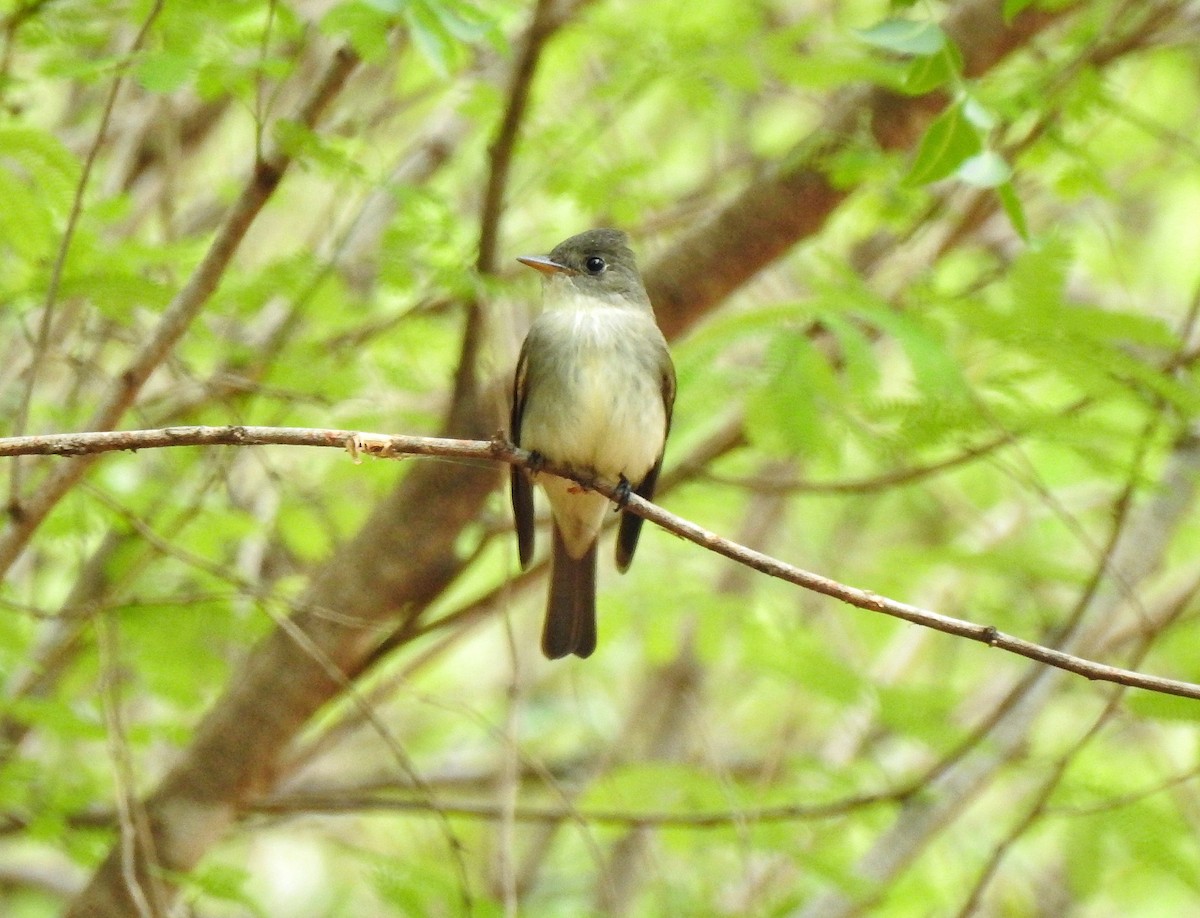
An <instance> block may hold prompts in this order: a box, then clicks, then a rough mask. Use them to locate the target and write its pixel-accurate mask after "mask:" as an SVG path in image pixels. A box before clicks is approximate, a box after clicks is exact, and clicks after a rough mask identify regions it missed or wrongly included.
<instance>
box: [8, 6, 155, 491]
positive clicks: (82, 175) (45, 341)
mask: <svg viewBox="0 0 1200 918" xmlns="http://www.w3.org/2000/svg"><path fill="white" fill-rule="evenodd" d="M162 7H163V0H158V2H156V3H155V4H154V6H153V7H151V8H150V12H149V13H147V14H146V18H145V20H144V21H143V22H142V26H141V28H140V29H139V30H138V33H137V35H136V36H135V37H134V39H133V42H132V43H131V44H130V46H129V50H128V51H126V52H125V56H124V59H123V61H122V64H121V66H120V68H119V69H118V70H117V74H116V76H114V77H113V81H112V85H111V86H110V87H109V90H108V96H107V97H106V98H105V100H104V108H103V110H102V111H101V112H100V124H99V126H98V127H97V128H96V136H95V137H94V138H93V139H92V145H91V146H90V147H89V148H88V151H87V156H86V157H85V158H84V160H83V168H82V169H81V170H80V172H79V181H78V182H77V183H76V185H75V195H74V197H73V198H72V199H71V211H70V213H69V214H68V215H67V224H66V227H65V228H64V229H63V234H62V239H61V240H60V241H59V244H58V251H57V252H56V253H55V256H54V264H53V265H52V266H51V268H50V280H49V283H47V285H46V296H45V299H44V300H43V302H42V316H41V320H40V321H39V323H38V333H37V339H36V341H35V342H34V346H33V353H32V356H31V359H30V362H29V373H28V375H27V376H26V378H25V385H24V387H22V389H21V397H20V400H19V401H18V403H17V417H16V420H15V421H14V422H13V428H12V429H13V432H14V433H17V434H22V433H24V432H25V425H26V423H28V421H29V405H30V403H31V402H32V401H33V390H34V389H35V388H37V379H38V371H39V370H40V369H41V367H42V364H44V363H45V356H46V352H47V350H48V349H49V347H50V328H51V326H52V324H53V322H54V308H55V306H56V305H57V304H58V290H59V287H60V286H61V285H62V274H63V268H64V267H65V265H66V263H67V254H68V253H69V252H70V251H71V243H72V242H73V241H74V239H75V230H76V228H77V227H78V226H79V217H80V215H81V214H82V213H83V195H84V192H85V191H86V190H87V186H88V182H89V181H90V180H91V177H92V168H93V167H94V166H95V165H96V157H97V156H98V155H99V153H100V148H101V147H102V146H104V139H105V135H106V134H107V133H108V126H109V124H110V123H111V121H112V115H113V109H115V108H116V105H117V95H118V94H119V93H120V91H121V86H122V84H123V83H124V82H125V70H126V68H127V67H128V65H129V62H130V61H132V60H133V57H134V55H135V54H136V53H137V52H138V50H139V49H140V48H141V47H142V45H143V43H144V42H145V41H146V36H147V35H148V34H149V33H150V27H151V26H152V25H153V24H154V20H155V19H157V18H158V14H159V13H161V12H162ZM35 8H36V4H33V5H31V6H30V7H28V9H30V10H32V9H35ZM15 15H16V14H14V16H15ZM16 21H17V22H19V21H20V20H16ZM14 28H15V26H14ZM8 503H9V507H10V508H11V509H13V510H15V509H16V508H19V507H20V503H21V464H20V462H14V463H13V467H12V475H11V476H10V478H9V490H8Z"/></svg>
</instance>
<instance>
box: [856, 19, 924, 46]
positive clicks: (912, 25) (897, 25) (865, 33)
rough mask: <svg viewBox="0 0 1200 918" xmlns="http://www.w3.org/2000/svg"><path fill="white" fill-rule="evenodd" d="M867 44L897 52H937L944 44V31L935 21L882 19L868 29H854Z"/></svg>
mask: <svg viewBox="0 0 1200 918" xmlns="http://www.w3.org/2000/svg"><path fill="white" fill-rule="evenodd" d="M854 31H855V33H856V34H857V35H858V37H859V38H861V39H862V40H863V41H865V42H866V43H867V44H869V45H873V46H875V47H876V48H883V49H884V50H886V51H895V52H896V53H897V54H915V55H928V54H937V53H938V52H939V51H941V50H942V48H944V47H945V46H946V40H947V39H946V33H945V32H943V31H942V29H941V27H940V26H938V25H937V24H936V23H932V22H929V21H927V20H916V19H900V18H895V19H884V20H883V21H882V22H877V23H876V24H875V25H873V26H871V27H870V28H869V29H855V30H854Z"/></svg>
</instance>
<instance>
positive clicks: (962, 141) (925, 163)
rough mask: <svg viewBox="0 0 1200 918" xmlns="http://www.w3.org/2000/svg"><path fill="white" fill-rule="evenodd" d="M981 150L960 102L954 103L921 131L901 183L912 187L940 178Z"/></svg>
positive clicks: (950, 173)
mask: <svg viewBox="0 0 1200 918" xmlns="http://www.w3.org/2000/svg"><path fill="white" fill-rule="evenodd" d="M982 149H983V142H982V141H981V140H980V137H979V132H978V131H977V130H976V129H975V128H974V127H972V125H971V124H970V122H969V121H968V120H967V117H966V113H965V112H964V110H963V104H962V103H961V102H956V103H955V104H953V105H951V106H950V107H949V108H947V109H946V110H945V111H944V112H942V113H941V114H940V115H938V116H937V118H935V119H934V121H933V123H932V124H931V125H929V128H928V130H926V131H925V136H924V137H922V138H921V144H920V146H919V147H918V148H917V155H916V158H915V159H914V160H913V164H912V167H911V168H910V169H909V172H908V175H907V176H905V179H904V183H905V184H906V185H910V186H916V185H927V184H929V183H930V182H937V181H940V180H941V179H944V178H946V177H947V176H950V175H953V174H954V172H955V170H956V169H958V167H959V166H961V165H962V164H963V163H964V162H965V161H966V160H968V159H970V158H971V157H972V156H975V155H976V154H977V153H979V152H980V151H981V150H982Z"/></svg>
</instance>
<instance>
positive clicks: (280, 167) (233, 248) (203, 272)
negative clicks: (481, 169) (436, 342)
mask: <svg viewBox="0 0 1200 918" xmlns="http://www.w3.org/2000/svg"><path fill="white" fill-rule="evenodd" d="M357 65H358V57H357V55H355V54H354V52H353V51H351V50H349V49H348V48H341V49H339V50H338V51H337V52H336V53H335V54H334V55H333V57H332V59H331V60H330V62H329V64H328V66H327V67H326V69H325V72H324V73H323V74H322V75H321V77H320V79H318V80H317V83H316V85H315V86H314V87H313V88H312V90H311V91H310V93H309V94H308V96H307V97H306V98H305V99H304V100H303V102H302V103H301V105H300V106H299V108H298V110H297V114H296V117H295V120H296V121H298V122H299V123H300V124H302V125H304V126H305V127H308V128H312V127H314V126H315V125H316V124H317V122H318V121H319V120H320V117H321V114H322V113H323V112H324V110H325V109H326V108H327V107H328V105H329V103H330V102H331V101H332V100H333V98H334V97H335V96H336V95H337V93H338V92H339V91H340V90H341V88H342V86H343V85H344V84H345V82H346V79H347V78H348V77H349V76H350V73H351V72H352V71H353V70H354V68H355V67H356V66H357ZM291 162H292V159H291V157H290V156H288V155H287V154H285V153H284V152H282V151H275V152H274V153H272V154H271V155H269V156H268V157H266V158H263V159H258V160H257V161H256V162H255V164H254V168H253V170H252V173H251V175H250V176H249V178H248V179H247V180H246V184H245V185H244V186H243V188H242V192H241V194H240V195H239V196H238V199H237V200H236V201H235V202H234V204H233V205H232V207H230V209H229V211H228V212H227V214H226V217H225V221H224V222H223V223H222V225H221V227H220V229H219V230H218V231H217V235H216V237H215V238H214V239H213V241H212V245H211V246H209V249H208V251H207V253H206V254H205V256H204V258H203V259H202V260H201V262H200V264H199V265H198V266H197V267H196V270H195V272H194V273H193V274H192V276H191V278H190V279H189V280H188V282H187V284H186V285H185V286H184V287H183V289H182V290H180V291H179V293H177V294H176V295H175V297H174V299H173V300H172V301H171V303H170V304H169V305H168V306H167V308H166V310H165V311H164V312H163V315H162V318H161V319H160V320H159V323H158V325H157V327H156V328H155V329H154V331H153V332H152V333H151V335H150V339H149V340H148V341H147V343H146V345H145V346H144V347H143V348H142V349H141V351H139V352H138V354H137V355H136V356H135V357H134V359H133V361H132V362H131V363H130V364H129V365H128V366H127V367H126V368H125V370H124V371H123V372H122V373H120V374H118V375H117V376H116V377H115V378H114V379H113V381H112V383H111V385H110V386H109V388H108V391H107V392H105V393H104V395H103V397H102V399H101V402H100V406H99V407H98V408H97V409H96V411H95V413H94V414H93V415H92V418H91V419H90V420H89V422H88V423H87V427H89V428H91V429H93V430H106V429H110V428H112V427H114V426H116V424H117V422H118V421H119V420H120V419H121V417H122V415H124V414H125V412H126V411H127V410H128V408H129V407H130V406H131V405H132V404H133V402H134V400H135V399H136V398H137V395H138V393H139V392H140V391H141V389H142V386H143V385H144V384H145V383H146V380H147V379H149V378H150V374H151V373H153V372H154V370H155V369H156V368H157V367H158V366H159V365H160V364H161V363H162V362H163V361H164V360H165V359H166V358H167V355H168V354H169V353H170V352H171V349H172V348H173V347H174V346H175V344H176V343H177V342H178V341H179V339H180V338H181V337H182V336H183V334H184V333H185V332H186V331H187V329H188V327H189V326H190V325H191V323H192V320H193V319H194V318H195V317H196V316H197V315H198V314H199V312H200V310H201V309H203V308H204V305H205V304H206V303H207V302H208V300H209V297H211V296H212V294H213V293H214V292H215V291H216V289H217V285H218V284H219V283H220V281H221V279H222V277H223V276H224V274H225V270H226V269H227V268H228V266H229V263H230V261H231V260H232V259H233V256H234V254H235V253H236V252H237V249H238V247H239V246H240V245H241V242H242V239H243V238H245V235H246V233H247V231H248V230H249V229H250V226H251V224H253V222H254V220H255V218H256V217H257V216H258V214H259V212H260V211H261V210H262V208H263V207H264V205H265V204H266V203H267V201H268V200H270V198H271V196H272V195H273V194H274V192H275V189H276V188H278V186H279V183H280V182H281V181H282V180H283V176H284V174H285V173H286V172H287V170H288V167H289V166H290V165H291ZM90 464H91V463H90V461H88V460H84V461H81V462H78V463H71V464H70V465H64V466H59V467H58V468H56V469H55V470H54V471H53V472H52V473H51V474H50V475H49V476H47V478H46V480H45V481H44V482H43V483H42V485H41V486H40V487H39V488H38V490H37V492H36V493H35V494H34V495H33V497H31V498H30V499H29V500H28V501H24V502H22V504H21V505H20V506H19V507H10V508H9V516H10V525H9V528H8V529H7V530H5V532H4V533H3V535H2V536H0V577H3V575H4V574H5V573H6V572H7V571H8V569H9V568H10V567H11V566H12V564H13V562H14V561H16V559H17V557H18V556H19V555H20V554H21V552H22V551H23V550H24V548H25V545H26V544H27V543H28V541H29V539H30V537H31V536H32V535H33V533H34V532H35V531H36V530H37V528H38V526H40V525H41V523H42V521H43V520H44V519H45V518H46V517H47V516H48V515H49V514H50V511H51V510H53V509H54V507H55V506H56V505H57V504H58V502H59V500H61V499H62V497H63V495H65V494H66V493H67V492H68V491H69V490H70V489H71V488H72V487H74V485H75V483H76V482H78V481H79V479H80V478H81V477H82V476H83V474H84V473H85V472H86V471H87V469H88V468H89V466H90Z"/></svg>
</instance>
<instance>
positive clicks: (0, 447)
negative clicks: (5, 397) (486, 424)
mask: <svg viewBox="0 0 1200 918" xmlns="http://www.w3.org/2000/svg"><path fill="white" fill-rule="evenodd" d="M215 444H224V445H239V446H251V445H266V444H277V445H289V446H318V447H335V448H339V449H341V448H345V449H349V450H350V451H351V453H352V455H355V456H358V455H360V454H362V453H366V454H369V455H377V456H380V457H383V458H388V457H399V456H432V457H442V458H453V459H475V460H481V461H489V460H490V461H494V462H505V463H508V464H510V465H519V466H527V465H528V462H529V459H530V454H529V453H528V452H526V451H525V450H522V449H519V448H517V447H515V446H513V445H512V444H510V443H508V442H506V441H505V440H504V439H503V438H501V437H496V438H494V439H492V440H456V439H450V438H445V437H408V436H389V435H385V434H364V433H357V432H355V431H349V430H325V429H321V428H303V427H278V428H277V427H169V428H166V429H164V430H131V431H108V432H100V433H77V434H53V435H45V436H30V437H9V438H3V439H0V456H5V455H10V456H11V455H30V454H38V455H67V456H81V455H91V454H95V453H99V452H106V451H111V450H128V449H149V448H155V447H166V446H204V445H215ZM541 468H542V470H543V471H545V472H547V473H549V474H552V475H560V476H561V477H564V478H569V479H572V480H574V481H577V482H578V483H579V484H581V485H583V486H585V487H589V488H592V489H594V490H596V491H598V492H599V493H601V494H603V495H604V496H605V497H608V498H610V499H613V500H616V499H617V498H618V495H617V492H616V488H615V483H613V484H610V483H608V482H602V481H589V480H585V479H583V478H581V477H580V476H578V475H576V474H573V473H572V472H571V471H570V470H569V469H562V468H557V467H555V466H554V465H552V464H546V465H543V466H541ZM626 509H627V510H629V511H630V512H632V513H636V514H637V515H638V516H641V517H644V518H645V519H648V520H650V521H651V522H652V523H656V524H657V525H659V526H661V527H662V528H663V529H666V530H667V531H668V532H673V533H675V534H676V535H678V536H682V537H683V538H685V539H687V540H688V541H690V542H694V543H696V544H697V545H699V546H701V547H702V548H707V549H709V550H710V551H714V552H716V553H717V554H720V555H724V556H725V557H727V558H730V559H731V560H733V561H737V562H738V563H740V564H744V565H746V566H747V567H751V568H753V569H754V570H757V571H759V572H761V573H764V574H767V575H768V576H771V577H776V578H778V579H780V580H785V581H787V582H788V583H792V584H795V585H796V586H800V587H803V588H805V589H807V590H812V591H814V592H816V593H822V594H824V595H825V596H831V597H833V598H834V599H840V600H841V601H842V602H845V603H847V604H849V605H852V606H856V607H857V608H860V609H866V610H868V611H871V612H880V613H882V614H884V615H889V616H891V617H893V618H899V619H903V620H904V621H907V622H911V623H912V624H914V625H921V626H922V627H925V628H932V629H933V630H935V631H941V632H943V633H945V634H953V635H955V636H956V637H962V638H968V639H969V640H972V641H978V642H979V643H981V644H986V645H988V646H989V647H995V648H998V649H1000V650H1005V651H1008V652H1009V653H1013V654H1016V655H1018V656H1022V657H1026V658H1028V659H1030V660H1036V661H1037V662H1039V663H1044V664H1046V665H1048V666H1053V667H1055V668H1057V669H1062V670H1066V671H1067V672H1071V673H1075V674H1076V675H1080V676H1084V677H1085V678H1087V679H1093V680H1097V681H1103V682H1113V683H1116V684H1118V685H1127V686H1130V687H1132V688H1141V689H1146V690H1147V691H1152V692H1160V693H1163V694H1167V695H1178V696H1180V697H1183V698H1197V699H1200V685H1196V684H1194V683H1191V682H1183V681H1180V680H1176V679H1166V678H1163V677H1160V676H1151V675H1147V674H1145V673H1138V672H1134V671H1132V670H1128V669H1122V668H1120V667H1116V666H1108V665H1106V664H1103V663H1097V662H1095V661H1092V660H1088V659H1085V658H1083V657H1079V656H1075V655H1074V654H1070V653H1065V652H1063V651H1061V650H1056V649H1055V648H1053V647H1048V646H1045V645H1043V644H1038V643H1035V642H1033V641H1027V640H1024V639H1023V638H1019V637H1015V636H1013V635H1010V634H1006V633H1005V632H1003V631H1000V630H998V629H997V628H996V627H995V626H994V625H980V624H976V623H975V622H971V621H967V620H965V619H960V618H953V617H951V616H949V615H943V614H941V613H939V612H934V611H932V610H929V609H922V608H921V607H919V606H914V605H910V604H909V603H904V602H899V601H897V600H894V599H889V598H887V597H886V596H880V595H879V594H878V593H874V592H872V591H870V590H864V589H860V588H858V587H853V586H849V585H847V584H844V583H839V582H838V581H836V580H832V579H830V578H828V577H823V576H821V575H820V574H814V573H811V572H809V571H805V570H802V569H801V568H798V567H795V566H793V565H791V564H788V563H786V562H784V561H780V560H778V559H776V558H772V557H771V556H769V555H765V554H763V553H762V552H757V551H754V550H753V549H750V548H747V547H745V546H744V545H739V544H738V543H736V542H733V541H730V540H729V539H725V538H722V537H721V536H719V535H717V534H716V533H714V532H711V531H709V530H707V529H705V528H704V527H702V526H698V525H696V524H695V523H693V522H690V521H689V520H685V519H683V518H682V517H679V516H676V515H674V514H673V513H669V512H667V511H666V510H663V509H662V508H661V507H658V506H656V505H655V504H652V503H650V502H649V501H646V500H643V499H642V498H640V497H638V496H637V495H636V494H635V495H632V496H630V497H629V500H628V503H627V504H626Z"/></svg>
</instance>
